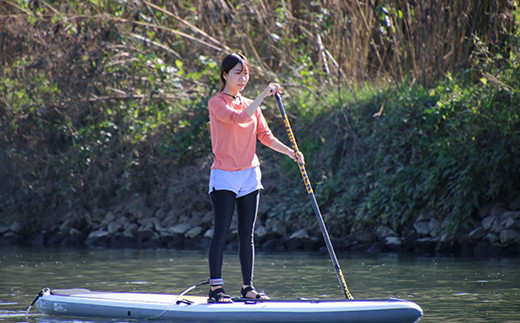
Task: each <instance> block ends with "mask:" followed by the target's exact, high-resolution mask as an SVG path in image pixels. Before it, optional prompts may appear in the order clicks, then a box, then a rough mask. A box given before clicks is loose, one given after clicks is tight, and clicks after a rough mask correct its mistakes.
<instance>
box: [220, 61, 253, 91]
mask: <svg viewBox="0 0 520 323" xmlns="http://www.w3.org/2000/svg"><path fill="white" fill-rule="evenodd" d="M223 77H224V79H225V80H226V86H225V87H224V91H225V92H226V93H229V94H233V95H234V94H236V93H238V92H242V90H243V89H244V88H245V87H246V85H247V82H248V81H249V71H248V70H247V67H246V68H243V67H242V64H241V63H238V64H237V65H235V67H233V68H232V69H231V70H230V71H229V73H225V74H224V75H223Z"/></svg>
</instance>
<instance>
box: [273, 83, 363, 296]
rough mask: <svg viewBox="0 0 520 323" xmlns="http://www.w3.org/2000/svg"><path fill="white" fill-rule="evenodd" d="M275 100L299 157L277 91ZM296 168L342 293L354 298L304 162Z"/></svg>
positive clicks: (296, 153)
mask: <svg viewBox="0 0 520 323" xmlns="http://www.w3.org/2000/svg"><path fill="white" fill-rule="evenodd" d="M275 98H276V102H278V108H279V109H280V113H281V115H282V119H283V123H284V124H285V130H286V131H287V135H288V136H289V141H290V142H291V147H292V149H293V150H294V155H295V156H296V158H299V157H300V154H301V153H300V150H299V149H298V145H297V144H296V139H295V138H294V134H293V131H292V128H291V124H290V123H289V118H288V117H287V114H286V113H285V109H284V107H283V104H282V98H281V97H280V95H279V94H278V93H276V94H275ZM298 168H299V169H300V173H301V175H302V179H303V183H304V184H305V189H306V190H307V193H308V195H309V198H310V199H311V202H312V207H313V209H314V213H315V214H316V218H317V220H318V224H319V226H320V230H321V234H322V235H323V239H324V240H325V244H326V245H327V250H328V251H329V255H330V259H331V260H332V263H333V265H334V269H335V270H336V275H337V276H338V280H339V284H340V285H341V288H342V289H343V293H344V294H345V297H346V298H347V299H349V300H352V299H354V298H353V297H352V295H351V294H350V291H349V290H348V286H347V282H346V281H345V277H344V276H343V272H342V271H341V267H340V265H339V262H338V258H337V257H336V253H335V252H334V248H333V247H332V242H331V241H330V237H329V233H328V232H327V228H326V227H325V222H324V221H323V216H322V215H321V212H320V208H319V207H318V202H316V197H315V196H314V192H313V190H312V185H311V182H310V180H309V176H308V175H307V171H306V170H305V165H304V163H300V162H298Z"/></svg>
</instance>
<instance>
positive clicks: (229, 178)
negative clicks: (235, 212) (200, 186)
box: [208, 166, 264, 197]
mask: <svg viewBox="0 0 520 323" xmlns="http://www.w3.org/2000/svg"><path fill="white" fill-rule="evenodd" d="M263 188H264V187H263V186H262V172H260V166H256V167H253V168H248V169H243V170H236V171H228V170H222V169H212V170H211V173H210V175H209V192H208V194H209V193H211V192H213V191H214V190H215V191H219V190H227V191H232V192H234V193H235V194H236V195H237V197H241V196H245V195H247V194H249V193H251V192H254V191H256V190H260V189H263Z"/></svg>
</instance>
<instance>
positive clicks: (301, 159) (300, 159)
mask: <svg viewBox="0 0 520 323" xmlns="http://www.w3.org/2000/svg"><path fill="white" fill-rule="evenodd" d="M289 157H291V158H292V159H293V160H294V161H295V162H297V163H299V164H302V165H305V158H304V157H303V154H302V152H301V151H299V152H298V154H296V153H295V152H294V150H292V149H291V152H290V153H289Z"/></svg>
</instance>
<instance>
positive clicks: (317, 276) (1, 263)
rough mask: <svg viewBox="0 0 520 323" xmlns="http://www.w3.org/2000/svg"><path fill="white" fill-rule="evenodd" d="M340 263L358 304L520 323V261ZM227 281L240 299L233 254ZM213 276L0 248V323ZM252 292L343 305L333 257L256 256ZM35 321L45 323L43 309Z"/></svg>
mask: <svg viewBox="0 0 520 323" xmlns="http://www.w3.org/2000/svg"><path fill="white" fill-rule="evenodd" d="M338 258H339V261H340V263H341V265H342V270H343V273H344V275H345V278H346V281H347V284H348V287H349V289H350V291H351V292H352V294H353V296H354V298H356V299H361V298H370V299H376V298H387V297H398V298H403V299H408V300H411V301H414V302H416V303H418V304H419V305H420V306H421V307H422V308H423V310H424V318H423V319H422V320H421V322H520V301H519V299H520V297H519V296H520V270H519V269H518V268H520V266H519V265H520V260H519V259H518V258H502V259H475V258H467V259H461V258H426V257H410V256H401V255H378V256H367V255H346V254H339V255H338ZM223 273H224V279H225V281H226V291H228V293H230V294H233V295H238V293H239V289H240V269H239V264H238V257H237V255H236V253H229V254H226V256H225V263H224V268H223ZM207 275H208V269H207V259H206V254H205V252H193V251H190V252H186V251H174V250H153V249H125V250H104V249H97V250H92V249H73V250H71V249H48V248H0V321H5V322H24V321H27V319H26V318H25V316H24V313H25V310H26V309H27V307H28V305H29V304H30V303H31V301H32V300H33V299H34V297H35V296H36V293H37V292H38V291H39V290H40V289H42V288H43V287H52V288H71V287H81V288H88V289H91V290H104V291H135V292H157V293H179V292H181V291H183V290H184V289H185V288H187V287H189V286H191V285H193V284H196V283H199V282H202V281H204V280H206V279H207ZM255 285H256V286H257V287H258V288H259V289H263V290H265V291H266V292H267V293H268V294H269V295H270V296H272V297H275V298H296V297H311V298H317V297H324V298H339V299H341V298H344V295H343V292H342V290H341V288H340V287H339V283H338V281H337V278H336V274H335V271H334V268H333V266H332V264H331V263H330V260H329V258H328V255H327V254H318V253H277V254H264V253H258V254H257V257H256V267H255ZM191 293H192V294H198V295H206V293H207V290H206V287H202V288H199V289H196V290H194V291H192V292H191ZM30 320H32V321H34V320H38V321H41V320H44V321H49V320H48V318H46V317H42V316H39V315H38V312H37V310H32V311H31V319H30ZM75 321H76V322H81V321H77V320H75Z"/></svg>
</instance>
